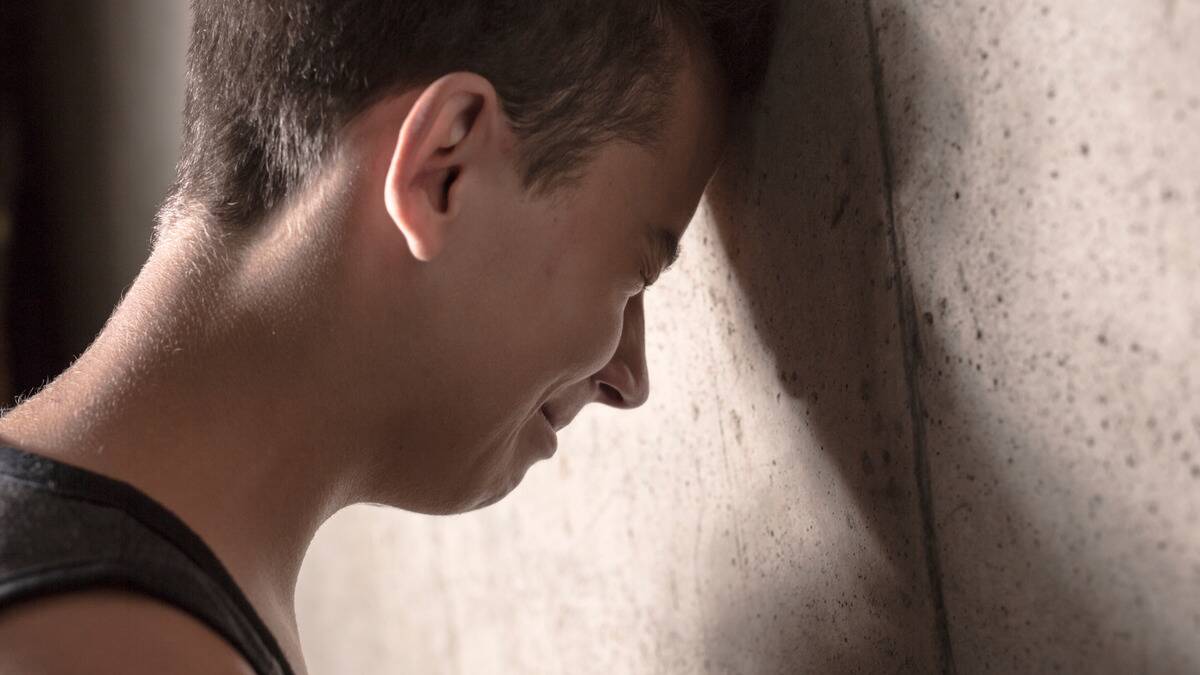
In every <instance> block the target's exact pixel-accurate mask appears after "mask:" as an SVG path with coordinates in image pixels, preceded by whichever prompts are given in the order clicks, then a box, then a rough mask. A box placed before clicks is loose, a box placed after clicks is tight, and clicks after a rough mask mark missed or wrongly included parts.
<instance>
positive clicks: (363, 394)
mask: <svg viewBox="0 0 1200 675" xmlns="http://www.w3.org/2000/svg"><path fill="white" fill-rule="evenodd" d="M713 72H714V71H713V68H712V64H711V63H710V62H709V60H708V58H707V56H705V57H704V58H696V57H695V56H694V55H693V53H692V52H691V50H688V51H687V56H686V58H685V59H684V61H683V65H682V68H681V70H680V73H679V75H678V78H677V82H676V86H675V90H674V91H673V92H672V96H671V98H670V114H669V115H668V117H667V120H668V122H667V126H666V129H665V130H664V132H663V135H662V139H661V142H660V143H659V144H657V146H656V147H651V148H643V147H639V146H634V145H630V144H626V143H623V142H611V143H608V144H607V145H605V146H604V147H603V148H601V150H600V151H599V152H598V153H597V154H596V155H595V156H594V157H593V158H592V159H591V161H590V162H589V163H588V164H587V166H586V167H585V171H584V172H583V173H582V174H581V177H580V180H579V181H578V182H576V183H575V184H574V185H573V186H572V187H570V188H569V189H565V190H562V191H558V192H556V193H554V194H552V195H549V196H545V197H535V196H533V195H530V194H528V193H526V192H525V191H524V190H523V189H522V186H521V184H520V176H519V174H518V172H517V169H516V164H515V157H516V155H515V153H516V149H517V147H518V145H517V139H516V138H515V136H514V135H513V133H512V131H511V129H510V128H509V126H508V123H507V121H506V119H505V118H504V116H503V113H502V112H501V110H500V107H499V103H498V101H497V99H496V95H495V92H494V90H492V88H491V85H490V84H489V83H488V82H487V81H486V80H484V79H482V78H479V77H478V76H475V75H471V74H469V73H455V74H451V75H448V76H446V77H443V78H441V79H440V80H438V81H437V82H434V83H433V84H431V85H429V86H428V87H425V88H423V89H419V90H412V91H409V92H406V93H404V94H401V95H398V96H394V97H391V98H388V99H385V100H383V101H381V102H379V103H377V104H375V105H374V106H372V107H371V108H370V109H368V110H367V111H366V112H364V113H363V114H362V115H360V116H359V117H358V118H356V119H355V120H354V121H353V122H352V123H351V124H350V125H348V126H347V128H346V129H345V130H344V133H343V144H342V147H341V150H340V152H339V153H338V154H337V156H336V157H335V158H333V159H332V160H331V161H330V162H329V165H328V166H327V167H326V169H325V171H324V173H322V174H321V175H320V176H319V177H318V179H317V180H316V181H315V182H314V184H312V185H310V186H309V188H308V189H307V190H306V191H305V192H304V193H303V195H301V196H300V197H299V198H297V199H295V200H294V201H293V202H291V203H290V204H288V205H287V208H285V209H283V210H281V211H279V212H278V213H277V214H276V215H275V216H273V217H272V218H271V219H270V220H269V221H267V222H264V223H261V224H259V226H258V227H256V228H253V229H252V230H251V234H249V235H247V236H243V237H219V236H216V235H212V234H208V233H207V230H206V228H204V227H202V226H200V225H198V224H196V223H192V222H187V221H186V220H181V221H180V222H179V223H176V226H175V227H172V228H171V229H169V230H167V232H166V234H164V236H163V237H162V238H161V240H160V241H159V242H158V245H157V246H156V248H155V250H154V252H153V253H152V254H151V257H150V259H149V260H148V262H147V263H146V265H145V267H144V268H143V270H142V272H141V274H140V275H139V277H138V279H137V281H136V282H135V283H134V285H133V287H132V288H131V289H130V290H129V292H128V294H127V296H126V297H125V298H124V300H123V301H122V303H121V305H120V306H119V307H118V309H117V311H116V312H115V313H114V315H113V316H112V318H111V319H110V320H109V322H108V324H107V325H106V326H105V328H104V330H103V331H102V333H101V334H100V336H99V337H98V338H97V339H96V341H95V342H94V343H93V344H92V346H91V347H89V349H88V350H87V351H86V352H85V353H84V354H83V355H82V356H81V357H80V358H79V360H78V361H77V362H76V363H75V364H73V365H72V366H71V368H70V369H68V370H67V371H66V372H65V373H63V374H62V375H61V376H60V377H59V378H58V379H56V380H55V381H54V382H53V383H51V384H50V385H49V386H47V387H46V388H45V389H44V390H43V391H41V392H40V393H38V394H37V395H36V396H34V397H32V398H30V399H29V400H27V401H25V402H24V403H22V404H21V405H20V406H18V407H17V408H15V409H14V410H12V411H10V412H9V413H8V414H6V415H5V416H4V417H2V418H0V443H2V444H5V445H12V446H15V447H18V448H22V449H24V450H26V451H29V452H35V453H38V454H42V455H45V456H49V457H53V458H55V459H57V460H59V461H63V462H66V463H69V464H74V465H76V466H81V467H84V468H87V469H90V470H92V471H95V472H97V473H101V474H104V475H108V476H112V477H115V478H119V479H121V480H124V481H126V482H129V483H131V484H133V485H134V486H135V487H137V488H138V489H140V490H142V491H143V492H145V493H146V494H148V495H149V496H151V497H152V498H154V499H156V500H157V501H159V502H160V503H162V504H164V505H165V506H166V507H167V508H169V509H170V510H171V511H173V512H174V513H176V514H177V515H178V516H179V517H180V518H181V519H182V520H183V521H184V522H185V523H187V524H188V525H189V526H190V527H191V528H192V529H193V530H195V531H196V532H197V533H198V534H199V535H200V537H201V538H202V539H204V541H205V542H206V543H208V545H209V546H210V547H211V548H212V549H213V551H214V552H215V553H216V555H217V557H218V558H219V559H220V560H221V561H222V563H224V565H225V566H226V568H227V569H228V570H229V571H230V573H231V575H232V576H233V578H234V579H235V580H236V581H237V583H238V585H239V586H240V587H241V588H242V590H243V591H244V592H245V593H246V595H247V597H248V598H249V600H250V601H251V604H252V605H253V606H254V608H255V609H256V610H257V612H258V614H259V615H260V616H261V617H262V619H263V621H264V622H265V623H266V625H267V626H268V628H269V629H270V630H271V632H272V633H273V634H274V635H275V637H276V638H277V639H278V641H279V642H280V644H281V646H282V648H283V650H284V652H285V654H286V655H287V657H288V660H289V661H290V662H291V664H292V666H293V668H294V669H295V670H296V671H297V672H300V673H303V672H305V669H304V660H303V658H302V653H301V648H300V641H299V634H298V631H297V627H296V618H295V610H294V591H295V585H296V578H297V575H298V573H299V570H300V564H301V561H302V560H303V557H304V553H305V550H306V549H307V547H308V544H309V542H310V541H311V540H312V538H313V536H314V534H315V532H316V530H317V528H318V527H319V526H320V525H321V523H323V522H324V521H325V520H326V519H327V518H329V517H330V516H331V515H333V514H334V513H335V512H336V511H338V510H339V509H341V508H343V507H345V506H347V505H350V504H354V503H359V502H373V503H380V504H387V505H392V506H396V507H399V508H405V509H408V510H412V511H417V512H422V513H431V514H438V513H457V512H463V511H469V510H472V509H476V508H481V507H483V506H486V505H488V504H491V503H494V502H495V501H498V500H499V499H501V498H503V497H504V496H505V495H506V494H508V493H509V492H510V491H511V490H512V489H513V488H515V487H516V485H517V484H518V483H519V482H520V480H521V478H522V477H523V476H524V474H525V471H526V470H527V469H528V468H529V466H531V465H532V464H533V463H535V462H537V461H539V460H541V459H545V458H547V457H548V456H549V455H550V454H552V452H553V448H554V447H555V443H556V441H555V439H554V432H555V431H557V429H559V428H561V427H563V426H565V425H566V424H567V423H569V422H570V420H571V419H573V418H574V416H575V415H576V414H577V413H578V412H579V410H580V409H581V408H582V407H583V406H584V405H586V404H588V403H590V402H601V403H605V404H609V405H614V406H617V407H626V408H628V407H634V406H637V405H640V404H641V403H642V402H644V401H645V400H646V398H647V396H648V395H649V377H648V373H647V368H646V363H645V355H644V350H643V317H642V311H643V310H642V286H643V283H644V279H643V278H644V277H645V276H647V275H648V276H651V277H653V276H656V275H657V274H658V273H659V272H660V271H661V268H662V267H663V266H664V265H665V263H666V260H664V250H663V247H661V246H659V245H657V244H656V243H655V242H661V237H660V236H659V235H656V234H655V233H656V232H657V231H659V230H663V231H666V232H667V233H668V234H669V235H670V236H672V237H680V236H682V234H683V232H684V230H685V229H686V227H687V224H688V222H689V220H690V218H691V216H692V214H693V213H694V211H695V209H696V206H697V204H698V202H699V199H700V196H701V194H702V192H703V190H704V187H705V185H706V183H707V181H708V179H709V177H710V176H711V174H712V172H713V170H714V168H715V166H716V163H717V161H718V157H719V152H720V150H719V148H720V146H721V131H722V129H723V124H724V119H723V115H722V106H721V105H720V103H719V102H720V101H723V92H722V91H721V90H720V87H719V85H718V84H717V81H716V78H715V77H714V76H713ZM104 625H107V626H108V630H98V629H96V626H104ZM113 626H131V627H136V628H137V630H132V629H130V630H126V631H119V630H115V629H113ZM89 627H90V628H89ZM129 635H134V636H140V637H136V638H135V639H136V640H137V641H138V642H144V643H151V642H152V643H154V644H156V645H158V647H156V649H160V650H166V652H165V653H163V654H158V655H157V656H156V657H155V658H159V657H161V658H164V659H168V660H169V659H170V658H171V655H172V654H174V655H175V657H178V658H179V659H180V660H181V661H182V660H186V659H194V658H195V657H196V655H197V654H209V655H210V656H209V658H210V660H209V661H208V662H207V664H206V667H205V669H204V670H203V672H229V673H239V672H250V671H249V670H248V666H247V665H246V664H245V663H244V662H243V661H242V660H241V658H240V657H239V656H238V655H237V654H236V653H235V652H234V651H233V649H232V648H231V647H230V646H229V645H227V644H225V643H224V642H222V641H221V640H220V638H217V637H216V636H215V635H214V634H213V633H211V632H210V631H209V630H208V629H207V628H206V627H204V626H203V625H201V624H199V623H198V622H196V621H195V620H194V619H191V618H190V617H188V616H187V615H184V614H183V613H181V612H179V611H178V610H175V609H173V608H171V607H167V606H165V605H161V604H159V603H157V602H155V601H153V600H150V599H146V598H140V597H134V596H130V595H127V594H121V593H116V592H89V593H76V594H72V595H71V596H66V597H63V598H59V599H45V600H38V601H34V602H31V603H28V604H27V605H25V606H17V607H15V608H12V609H11V610H8V611H6V612H4V613H3V614H0V672H9V671H10V670H14V669H19V672H25V673H37V672H47V673H49V672H65V671H68V666H69V663H67V662H66V661H55V658H61V659H67V658H73V657H69V656H64V654H65V653H66V652H70V651H71V650H70V649H58V650H49V651H47V650H43V651H42V652H39V651H38V650H36V649H32V650H31V649H28V648H26V649H24V650H23V651H13V650H10V649H9V647H10V646H13V645H18V644H22V645H30V644H58V645H63V644H65V643H64V641H65V640H69V641H70V644H71V645H72V649H76V652H75V653H76V654H77V655H78V654H93V655H97V654H109V655H110V656H111V655H112V654H113V653H114V652H113V651H112V650H111V649H109V647H111V646H112V645H114V644H120V641H121V640H122V639H124V640H125V641H126V642H129V641H130V638H129V637H128V636H129ZM68 636H69V637H68ZM122 636H125V637H124V638H122ZM156 638H158V639H156ZM134 646H136V645H134ZM106 649H108V651H105V650H106ZM14 654H15V655H16V656H14ZM56 654H57V656H56ZM113 658H114V659H115V660H113V661H112V663H113V664H115V665H113V666H112V669H111V670H105V669H103V668H100V669H99V670H97V669H96V668H99V666H100V665H103V664H105V663H109V661H105V660H104V659H103V658H100V657H99V656H97V657H96V660H95V661H94V662H92V665H93V666H94V668H93V669H92V670H91V671H90V672H101V673H105V672H122V673H131V672H134V673H136V672H155V673H158V672H165V671H164V670H162V669H161V668H154V667H151V666H150V665H147V663H146V662H144V661H139V660H138V659H133V660H132V661H129V662H122V659H121V658H119V657H113ZM13 659H18V660H16V661H14V660H13ZM19 659H25V660H24V661H21V660H19ZM38 659H40V660H38ZM139 668H140V669H141V670H138V669H139ZM222 668H224V670H222ZM177 672H186V671H177Z"/></svg>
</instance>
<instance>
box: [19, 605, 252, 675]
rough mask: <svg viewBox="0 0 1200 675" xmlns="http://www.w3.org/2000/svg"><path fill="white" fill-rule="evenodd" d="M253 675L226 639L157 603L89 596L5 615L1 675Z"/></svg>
mask: <svg viewBox="0 0 1200 675" xmlns="http://www.w3.org/2000/svg"><path fill="white" fill-rule="evenodd" d="M75 672H79V673H84V672H86V673H95V674H96V675H108V674H110V673H111V674H114V675H115V674H116V673H122V674H128V675H139V674H141V673H147V674H148V673H168V672H169V673H180V674H181V675H188V674H191V673H195V674H197V675H199V674H200V673H213V674H215V675H254V669H253V668H251V667H250V665H249V664H248V663H247V662H246V661H245V659H243V658H242V656H241V655H240V654H239V653H238V652H237V650H236V649H234V647H233V646H232V645H231V644H229V643H228V642H226V641H225V640H224V638H222V637H221V636H220V635H218V634H217V633H216V632H214V631H213V630H212V629H211V628H209V627H208V626H206V625H205V624H204V623H202V622H201V621H200V620H198V619H196V618H194V617H192V616H191V615H190V614H187V613H186V612H184V611H182V610H180V609H178V608H176V607H173V606H171V605H168V604H166V603H164V602H160V601H158V600H155V599H154V598H152V597H149V596H145V595H139V594H135V593H129V592H124V591H119V590H88V591H77V592H72V593H63V594H61V595H54V596H47V597H44V598H38V599H35V600H30V601H27V602H24V603H20V604H17V605H14V606H12V607H9V608H6V609H3V610H0V673H24V674H26V675H39V674H42V673H46V674H49V673H75Z"/></svg>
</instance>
